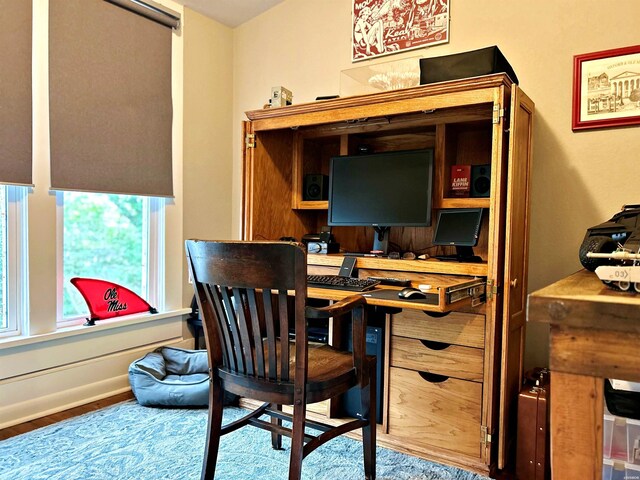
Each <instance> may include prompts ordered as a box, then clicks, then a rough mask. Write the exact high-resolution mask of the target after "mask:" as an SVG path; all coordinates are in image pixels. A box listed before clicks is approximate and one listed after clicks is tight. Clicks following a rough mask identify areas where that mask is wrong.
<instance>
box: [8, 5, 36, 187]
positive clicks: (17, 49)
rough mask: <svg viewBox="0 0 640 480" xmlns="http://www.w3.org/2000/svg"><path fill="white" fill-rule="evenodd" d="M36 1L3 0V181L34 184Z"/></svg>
mask: <svg viewBox="0 0 640 480" xmlns="http://www.w3.org/2000/svg"><path fill="white" fill-rule="evenodd" d="M32 13H33V12H32V1H31V0H0V25H2V27H1V28H0V45H2V48H0V68H1V69H2V73H0V183H7V184H15V185H31V184H32V181H33V180H32V167H31V158H32V131H33V129H32V110H31V105H32V100H31V45H32V40H31V38H32V28H33V27H32Z"/></svg>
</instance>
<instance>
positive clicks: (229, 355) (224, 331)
mask: <svg viewBox="0 0 640 480" xmlns="http://www.w3.org/2000/svg"><path fill="white" fill-rule="evenodd" d="M205 292H206V298H207V301H208V302H209V304H210V305H211V306H212V309H213V311H214V313H215V316H216V327H217V328H218V333H219V336H220V338H221V339H222V340H223V341H221V342H220V347H221V348H222V352H223V355H224V359H225V360H226V361H225V362H224V364H225V365H227V366H228V368H229V369H231V370H235V369H236V361H235V358H234V356H233V351H232V348H233V347H232V343H231V338H230V337H229V329H228V328H227V316H226V314H225V311H224V307H223V306H222V299H221V298H220V291H219V290H218V288H217V287H216V286H215V285H206V290H205ZM205 323H206V322H205Z"/></svg>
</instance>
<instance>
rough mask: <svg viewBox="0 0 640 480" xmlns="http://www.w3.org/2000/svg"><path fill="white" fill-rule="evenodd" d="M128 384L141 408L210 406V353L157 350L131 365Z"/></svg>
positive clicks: (166, 348) (173, 349) (203, 351)
mask: <svg viewBox="0 0 640 480" xmlns="http://www.w3.org/2000/svg"><path fill="white" fill-rule="evenodd" d="M129 382H130V383H131V390H133V394H134V395H135V397H136V399H137V400H138V403H139V404H140V405H144V406H157V405H162V406H173V407H175V406H180V407H199V406H207V405H209V364H208V362H207V351H206V350H184V349H182V348H175V347H161V348H158V349H156V350H154V351H153V352H151V353H147V354H146V355H145V356H144V357H142V358H139V359H137V360H135V361H134V362H133V363H131V365H129ZM225 403H226V402H225Z"/></svg>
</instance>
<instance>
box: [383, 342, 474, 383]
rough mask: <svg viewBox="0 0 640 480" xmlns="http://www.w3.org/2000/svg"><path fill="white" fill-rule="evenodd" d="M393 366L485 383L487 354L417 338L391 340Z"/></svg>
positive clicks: (468, 348)
mask: <svg viewBox="0 0 640 480" xmlns="http://www.w3.org/2000/svg"><path fill="white" fill-rule="evenodd" d="M390 361H391V366H393V367H404V368H410V369H412V370H419V371H422V372H428V373H435V374H438V375H446V376H448V377H455V378H462V379H465V380H473V381H476V382H481V381H482V370H483V362H484V350H482V349H480V348H471V347H462V346H460V345H451V344H447V343H438V342H429V341H426V340H418V339H415V338H405V337H396V336H394V337H392V338H391V358H390Z"/></svg>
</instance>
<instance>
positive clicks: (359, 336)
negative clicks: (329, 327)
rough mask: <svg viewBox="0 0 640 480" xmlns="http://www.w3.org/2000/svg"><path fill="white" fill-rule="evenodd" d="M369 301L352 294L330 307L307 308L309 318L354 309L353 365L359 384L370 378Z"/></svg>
mask: <svg viewBox="0 0 640 480" xmlns="http://www.w3.org/2000/svg"><path fill="white" fill-rule="evenodd" d="M366 305H367V302H366V300H365V298H364V297H363V296H361V295H352V296H350V297H347V298H344V299H342V300H340V301H339V302H336V303H334V304H333V305H329V306H328V307H309V306H307V307H306V309H305V315H306V317H307V318H329V317H339V316H340V315H344V314H346V313H349V312H351V311H353V315H351V322H352V323H351V332H352V338H351V339H352V344H353V354H352V355H353V366H354V367H355V369H356V376H357V378H358V384H360V385H365V384H366V382H367V381H368V378H369V373H368V368H369V365H368V362H367V361H366V331H367V310H366V308H365V306H366Z"/></svg>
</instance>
